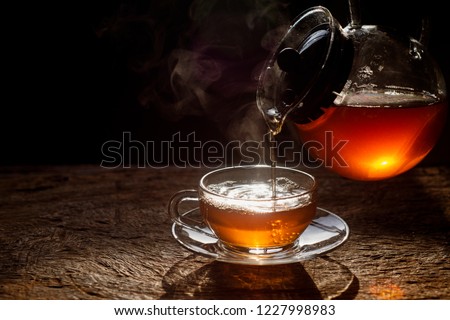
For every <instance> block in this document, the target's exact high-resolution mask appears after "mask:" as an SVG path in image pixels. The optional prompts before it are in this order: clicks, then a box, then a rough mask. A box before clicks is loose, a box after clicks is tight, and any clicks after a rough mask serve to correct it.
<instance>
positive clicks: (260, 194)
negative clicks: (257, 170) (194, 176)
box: [208, 177, 306, 200]
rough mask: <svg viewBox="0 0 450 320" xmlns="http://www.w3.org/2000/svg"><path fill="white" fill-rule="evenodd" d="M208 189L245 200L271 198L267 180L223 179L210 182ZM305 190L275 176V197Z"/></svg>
mask: <svg viewBox="0 0 450 320" xmlns="http://www.w3.org/2000/svg"><path fill="white" fill-rule="evenodd" d="M208 190H210V191H211V192H214V193H216V194H218V195H221V196H225V197H230V198H236V199H247V200H261V199H272V198H273V194H272V181H271V180H269V181H267V182H248V183H243V182H237V181H224V182H222V183H218V184H211V185H209V186H208ZM305 191H306V190H305V189H304V188H302V187H301V186H299V185H298V184H297V183H295V182H293V181H292V180H289V179H288V178H284V177H277V178H276V194H275V196H276V198H285V197H289V196H295V195H298V194H302V193H304V192H305Z"/></svg>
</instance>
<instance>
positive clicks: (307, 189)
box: [199, 165, 318, 202]
mask: <svg viewBox="0 0 450 320" xmlns="http://www.w3.org/2000/svg"><path fill="white" fill-rule="evenodd" d="M251 169H272V166H269V165H253V166H250V165H249V166H231V167H223V168H219V169H216V170H213V171H210V172H208V173H206V174H205V175H203V176H202V178H201V179H200V182H199V187H200V189H201V190H202V191H203V192H205V193H208V194H210V195H213V196H214V197H218V198H223V199H232V200H234V201H252V202H266V201H274V200H276V201H279V200H289V199H293V198H297V197H301V196H304V195H305V194H309V193H313V192H315V191H316V190H317V187H318V183H317V179H316V178H315V177H314V176H313V175H312V174H310V173H308V172H305V171H302V170H299V169H296V168H292V167H284V166H276V170H278V169H281V170H288V171H293V172H296V173H300V174H302V175H304V176H306V177H307V178H309V179H311V181H312V182H313V185H312V186H310V187H305V190H304V192H301V193H297V194H292V195H288V196H282V197H276V198H250V199H236V198H234V197H232V196H227V195H222V194H219V193H216V192H214V191H212V190H211V189H209V188H208V187H207V186H206V185H205V184H204V181H205V180H206V179H207V178H208V177H209V176H211V175H213V174H217V173H219V172H223V171H229V170H251Z"/></svg>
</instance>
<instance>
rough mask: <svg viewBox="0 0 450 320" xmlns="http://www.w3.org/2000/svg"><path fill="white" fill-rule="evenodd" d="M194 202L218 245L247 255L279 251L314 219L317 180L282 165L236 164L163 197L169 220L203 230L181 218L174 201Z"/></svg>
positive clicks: (298, 235)
mask: <svg viewBox="0 0 450 320" xmlns="http://www.w3.org/2000/svg"><path fill="white" fill-rule="evenodd" d="M185 201H197V202H198V206H199V210H200V213H201V216H202V219H203V222H204V223H205V224H206V225H207V226H208V227H209V229H210V230H211V231H212V235H213V236H214V237H215V238H217V239H218V241H219V243H220V244H221V247H222V248H223V249H228V250H233V251H239V252H242V253H250V254H268V253H276V252H281V251H283V250H285V249H287V248H290V247H292V246H293V245H295V242H296V241H297V239H298V238H299V237H300V235H301V234H302V233H303V231H304V230H305V229H306V228H307V227H308V225H309V224H310V223H311V222H312V220H313V219H314V216H315V214H316V209H317V182H316V180H315V178H314V177H313V176H312V175H310V174H308V173H306V172H303V171H300V170H297V169H293V168H287V167H276V168H273V167H270V166H241V167H227V168H221V169H217V170H215V171H212V172H210V173H207V174H205V175H204V176H203V177H202V178H201V180H200V182H199V186H198V190H182V191H179V192H178V193H176V194H175V195H174V196H173V197H172V198H171V200H170V202H169V214H170V216H171V219H172V221H174V222H175V223H177V224H180V225H182V226H184V227H186V228H188V229H194V230H196V231H200V232H204V229H199V227H198V224H199V223H198V222H193V223H190V222H189V221H186V219H183V215H184V214H185V212H180V211H181V210H180V204H181V203H182V202H185Z"/></svg>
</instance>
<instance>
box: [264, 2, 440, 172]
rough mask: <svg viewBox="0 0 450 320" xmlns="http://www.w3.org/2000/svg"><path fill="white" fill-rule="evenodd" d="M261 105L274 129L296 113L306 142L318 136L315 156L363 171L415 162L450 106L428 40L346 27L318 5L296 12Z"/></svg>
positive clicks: (270, 68) (332, 165) (270, 67)
mask: <svg viewBox="0 0 450 320" xmlns="http://www.w3.org/2000/svg"><path fill="white" fill-rule="evenodd" d="M257 105H258V108H259V110H260V111H261V112H262V115H263V117H264V119H265V121H266V123H267V125H268V128H269V131H271V132H272V134H274V135H275V134H277V133H278V132H279V131H280V130H281V127H282V126H283V123H284V122H285V121H289V122H292V123H293V124H294V126H295V128H296V131H297V134H298V136H299V138H300V140H301V141H302V142H303V143H304V144H305V145H306V144H308V143H309V142H311V141H312V142H314V143H313V144H310V145H314V148H310V149H307V150H308V152H309V153H310V154H312V156H314V157H315V159H316V160H317V161H319V162H321V163H322V164H323V165H324V166H325V167H327V168H329V169H330V170H332V171H335V172H336V173H338V174H340V175H342V176H344V177H347V178H350V179H356V180H380V179H386V178H390V177H393V176H396V175H398V174H401V173H403V172H405V171H407V170H409V169H411V168H412V167H414V166H415V165H417V164H418V163H419V162H420V161H421V160H422V159H423V158H424V157H425V156H426V155H427V154H428V153H429V152H430V151H431V149H432V148H433V147H434V145H435V144H436V142H437V141H438V138H439V136H440V134H441V131H442V129H443V127H444V124H445V121H446V120H445V119H446V116H447V109H448V105H447V92H446V86H445V81H444V77H443V75H442V73H441V70H440V68H439V66H438V65H437V64H436V63H435V61H434V59H433V58H432V57H431V55H430V54H429V52H428V50H427V48H426V47H425V46H424V45H422V44H421V43H420V42H419V41H417V40H415V39H414V38H412V37H409V36H406V35H403V34H399V33H398V32H396V31H395V30H392V29H387V28H383V27H380V26H376V25H360V24H357V25H355V24H350V25H348V26H347V27H345V28H342V27H341V25H340V24H339V23H338V22H337V21H336V20H335V19H334V17H333V16H332V14H331V13H330V12H329V11H328V10H327V9H326V8H324V7H320V6H319V7H313V8H310V9H308V10H306V11H305V12H303V13H302V14H300V15H299V16H298V17H297V18H296V19H295V21H294V22H293V24H292V25H291V26H290V28H289V30H288V31H287V33H286V34H285V36H284V37H283V39H282V40H281V42H280V43H279V46H278V48H277V49H276V50H275V51H274V52H273V54H272V56H271V57H270V59H269V60H268V62H267V63H266V66H265V69H264V71H263V72H262V74H261V76H260V79H259V84H258V90H257ZM304 150H305V149H304ZM310 154H308V156H310ZM314 165H317V163H315V164H314Z"/></svg>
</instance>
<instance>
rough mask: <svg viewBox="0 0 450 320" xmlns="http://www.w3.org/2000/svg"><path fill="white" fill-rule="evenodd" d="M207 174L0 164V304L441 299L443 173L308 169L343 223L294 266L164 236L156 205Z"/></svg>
mask: <svg viewBox="0 0 450 320" xmlns="http://www.w3.org/2000/svg"><path fill="white" fill-rule="evenodd" d="M207 171H209V169H206V168H202V169H195V168H175V167H168V168H160V169H159V168H158V169H157V168H150V167H149V168H121V169H104V168H100V167H98V166H94V165H78V166H54V167H52V166H38V167H3V168H0V195H1V197H0V298H1V299H450V262H449V251H450V250H449V248H450V247H449V243H450V241H449V240H450V169H449V168H448V167H445V166H441V167H416V168H414V169H412V170H411V171H409V172H407V173H405V174H403V175H401V176H398V177H396V178H393V179H389V180H385V181H379V182H357V181H351V180H347V179H344V178H341V177H339V176H337V175H335V174H333V173H330V172H327V171H325V170H321V169H320V170H311V171H310V172H312V173H313V174H314V175H315V176H316V177H317V179H318V180H319V184H320V192H319V194H320V200H319V206H320V207H323V208H326V209H328V210H331V211H333V212H335V213H337V214H338V215H339V216H341V217H342V218H343V219H344V220H345V221H346V222H347V223H348V225H349V227H350V237H349V239H348V241H347V242H346V243H345V244H343V245H342V246H341V247H339V248H338V249H336V250H334V251H332V252H330V253H328V254H326V255H324V256H321V257H318V258H315V259H312V260H309V261H305V262H302V263H294V264H287V265H281V266H242V265H233V264H226V263H221V262H217V261H213V260H211V259H209V258H206V257H202V256H200V255H198V254H195V253H192V252H190V251H188V250H187V249H185V248H183V247H181V246H180V244H178V242H177V241H176V240H175V239H174V238H173V237H172V235H171V225H172V223H171V221H170V219H169V218H168V215H167V203H168V201H169V199H170V197H171V195H172V194H173V193H175V192H176V191H178V190H180V189H186V188H193V187H195V186H196V184H197V181H198V180H199V179H200V177H201V176H202V175H203V174H204V173H205V172H207Z"/></svg>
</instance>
